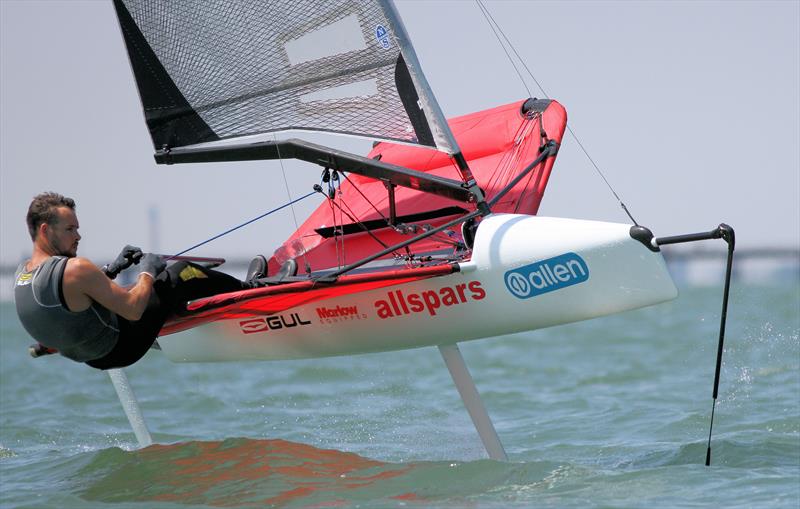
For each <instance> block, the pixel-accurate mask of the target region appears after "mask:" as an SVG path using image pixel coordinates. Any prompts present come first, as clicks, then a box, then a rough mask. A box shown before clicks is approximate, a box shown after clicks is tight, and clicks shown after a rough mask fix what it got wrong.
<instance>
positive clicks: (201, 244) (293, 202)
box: [168, 192, 316, 259]
mask: <svg viewBox="0 0 800 509" xmlns="http://www.w3.org/2000/svg"><path fill="white" fill-rule="evenodd" d="M314 194H316V193H315V192H312V193H308V194H307V195H305V196H301V197H300V198H297V199H295V200H292V201H290V202H289V203H284V204H283V205H281V206H280V207H277V208H274V209H272V210H270V211H267V212H264V213H263V214H261V215H260V216H257V217H254V218H253V219H250V220H249V221H245V222H244V223H242V224H240V225H237V226H234V227H233V228H230V229H228V230H225V231H224V232H222V233H219V234H217V235H214V236H213V237H211V238H210V239H206V240H204V241H203V242H200V243H198V244H195V245H193V246H192V247H189V248H186V249H184V250H183V251H181V252H180V253H175V254H174V255H172V256H170V257H169V258H168V259H172V258H175V257H177V256H181V255H183V254H185V253H188V252H189V251H191V250H192V249H196V248H198V247H200V246H203V245H205V244H208V243H209V242H211V241H212V240H217V239H218V238H220V237H222V236H224V235H227V234H229V233H231V232H234V231H236V230H238V229H239V228H242V227H244V226H247V225H248V224H250V223H254V222H256V221H258V220H259V219H262V218H265V217H267V216H268V215H270V214H272V213H274V212H277V211H279V210H282V209H285V208H286V207H289V206H291V205H294V204H295V203H297V202H299V201H301V200H305V199H306V198H308V197H309V196H313V195H314Z"/></svg>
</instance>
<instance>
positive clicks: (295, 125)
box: [114, 0, 458, 154]
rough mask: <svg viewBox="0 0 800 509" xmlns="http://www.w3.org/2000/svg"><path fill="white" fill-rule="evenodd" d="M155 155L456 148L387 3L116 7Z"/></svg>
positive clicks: (274, 0)
mask: <svg viewBox="0 0 800 509" xmlns="http://www.w3.org/2000/svg"><path fill="white" fill-rule="evenodd" d="M114 6H115V8H116V11H117V16H118V18H119V22H120V26H121V28H122V33H123V36H124V39H125V44H126V46H127V49H128V54H129V57H130V60H131V66H132V68H133V72H134V74H135V77H136V81H137V84H138V88H139V93H140V97H141V100H142V104H143V107H144V112H145V118H146V121H147V126H148V128H149V130H150V135H151V137H152V140H153V145H154V146H155V148H156V150H157V151H159V150H164V149H174V148H177V147H186V146H191V145H195V144H200V143H203V144H208V143H211V144H212V145H214V144H217V143H219V142H220V141H221V140H230V139H234V140H235V139H238V138H243V137H250V136H253V135H261V134H266V133H276V132H281V131H288V130H315V131H327V132H334V133H342V134H349V135H356V136H364V137H369V138H373V139H379V140H390V141H395V142H401V143H410V144H419V145H424V146H429V147H433V148H435V149H437V150H440V151H443V152H446V153H449V154H455V153H458V147H457V145H456V143H455V140H454V138H453V136H452V134H451V133H450V131H449V128H448V126H447V122H446V121H445V119H444V116H443V115H442V112H441V111H440V109H439V107H438V105H437V103H436V100H435V98H434V97H433V95H432V93H431V92H430V89H429V87H428V85H427V82H426V80H425V77H424V75H423V74H422V72H421V70H420V67H419V63H418V61H417V57H416V55H415V53H414V50H413V48H412V46H411V44H410V42H409V39H408V36H407V35H406V32H405V28H404V27H403V23H402V21H401V20H400V18H399V16H398V15H397V13H396V11H395V9H394V6H393V5H392V4H391V3H390V2H389V1H388V0H358V1H353V0H326V1H324V2H323V1H320V0H266V1H260V2H259V1H252V0H185V1H180V2H174V1H169V0H114Z"/></svg>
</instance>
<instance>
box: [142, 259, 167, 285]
mask: <svg viewBox="0 0 800 509" xmlns="http://www.w3.org/2000/svg"><path fill="white" fill-rule="evenodd" d="M139 268H140V269H141V271H142V272H146V273H148V274H150V275H151V276H153V279H155V277H156V276H157V275H158V273H159V272H161V271H162V270H164V269H166V268H167V262H165V261H164V257H163V256H161V255H157V254H153V253H147V254H146V255H144V257H143V258H142V261H141V262H140V263H139Z"/></svg>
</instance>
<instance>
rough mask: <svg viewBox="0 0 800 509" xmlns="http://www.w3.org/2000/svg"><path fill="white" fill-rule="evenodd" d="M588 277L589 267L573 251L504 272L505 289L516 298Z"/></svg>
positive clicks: (558, 287)
mask: <svg viewBox="0 0 800 509" xmlns="http://www.w3.org/2000/svg"><path fill="white" fill-rule="evenodd" d="M588 279H589V267H588V266H587V265H586V262H585V261H583V258H581V257H580V256H578V255H577V254H575V253H565V254H563V255H560V256H556V257H554V258H548V259H547V260H542V261H540V262H536V263H531V264H530V265H525V266H524V267H520V268H518V269H514V270H509V271H508V272H506V275H505V282H506V288H508V291H509V292H511V293H512V294H514V296H515V297H517V298H520V299H529V298H531V297H535V296H537V295H541V294H543V293H548V292H552V291H555V290H560V289H561V288H566V287H567V286H572V285H577V284H578V283H583V282H584V281H586V280H588Z"/></svg>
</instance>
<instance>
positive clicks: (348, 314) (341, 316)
mask: <svg viewBox="0 0 800 509" xmlns="http://www.w3.org/2000/svg"><path fill="white" fill-rule="evenodd" d="M317 316H318V317H319V320H320V322H322V323H335V322H344V321H347V320H364V319H366V318H367V314H366V313H359V312H358V306H336V307H335V308H329V307H319V308H317Z"/></svg>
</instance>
